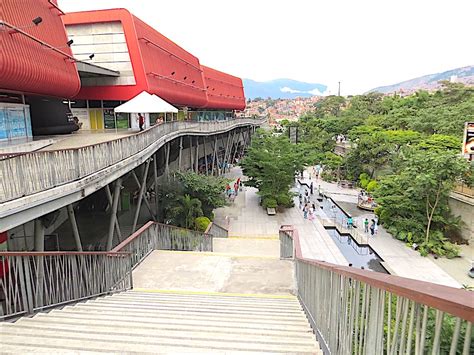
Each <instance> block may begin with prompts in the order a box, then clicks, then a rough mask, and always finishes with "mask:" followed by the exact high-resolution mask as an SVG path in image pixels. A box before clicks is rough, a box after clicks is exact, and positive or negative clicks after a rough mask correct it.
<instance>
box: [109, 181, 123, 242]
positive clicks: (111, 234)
mask: <svg viewBox="0 0 474 355" xmlns="http://www.w3.org/2000/svg"><path fill="white" fill-rule="evenodd" d="M121 187H122V179H121V178H118V179H117V181H116V182H115V189H114V197H113V203H112V209H111V211H110V212H111V215H110V223H109V235H108V238H107V250H111V249H112V243H113V239H114V227H115V221H116V219H117V207H118V202H119V196H120V188H121Z"/></svg>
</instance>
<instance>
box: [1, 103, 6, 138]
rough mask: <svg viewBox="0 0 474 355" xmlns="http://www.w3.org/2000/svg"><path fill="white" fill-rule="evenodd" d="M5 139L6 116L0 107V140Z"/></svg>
mask: <svg viewBox="0 0 474 355" xmlns="http://www.w3.org/2000/svg"><path fill="white" fill-rule="evenodd" d="M7 138H8V134H7V115H6V112H5V109H4V108H3V107H0V140H2V139H7Z"/></svg>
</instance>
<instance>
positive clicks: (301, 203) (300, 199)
mask: <svg viewBox="0 0 474 355" xmlns="http://www.w3.org/2000/svg"><path fill="white" fill-rule="evenodd" d="M298 199H299V201H300V209H302V208H303V195H302V194H300V196H299V198H298Z"/></svg>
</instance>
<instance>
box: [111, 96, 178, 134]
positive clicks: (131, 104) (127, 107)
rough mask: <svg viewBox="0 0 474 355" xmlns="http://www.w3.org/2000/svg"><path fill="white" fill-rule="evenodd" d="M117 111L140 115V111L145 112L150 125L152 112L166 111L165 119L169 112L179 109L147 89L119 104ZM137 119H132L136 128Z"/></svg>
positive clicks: (147, 123)
mask: <svg viewBox="0 0 474 355" xmlns="http://www.w3.org/2000/svg"><path fill="white" fill-rule="evenodd" d="M114 112H115V113H119V112H124V113H134V114H136V116H137V117H138V114H139V113H143V114H144V115H145V119H146V123H145V124H146V125H147V126H149V125H150V116H149V114H150V113H164V114H165V116H164V117H165V120H166V114H167V113H177V112H178V109H177V108H176V107H174V106H173V105H170V104H169V103H168V102H166V101H165V100H163V99H162V98H161V97H159V96H157V95H151V94H149V93H148V92H146V91H142V92H141V93H139V94H138V95H137V96H135V97H134V98H132V99H130V100H129V101H127V102H125V103H124V104H122V105H120V106H117V107H116V108H115V109H114ZM134 121H135V120H132V121H131V122H132V128H136V127H134V126H136V124H134V123H135V122H134Z"/></svg>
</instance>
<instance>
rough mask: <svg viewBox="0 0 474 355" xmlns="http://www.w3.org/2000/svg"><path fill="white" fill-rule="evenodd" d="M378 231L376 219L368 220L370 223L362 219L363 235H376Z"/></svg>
mask: <svg viewBox="0 0 474 355" xmlns="http://www.w3.org/2000/svg"><path fill="white" fill-rule="evenodd" d="M378 229H379V226H378V223H377V220H376V219H374V218H372V219H371V220H370V223H369V219H368V218H366V219H364V232H365V233H369V231H370V235H372V236H373V235H376V234H377V232H378Z"/></svg>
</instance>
